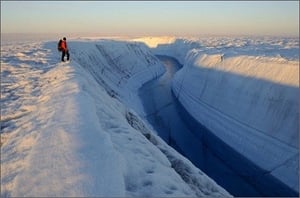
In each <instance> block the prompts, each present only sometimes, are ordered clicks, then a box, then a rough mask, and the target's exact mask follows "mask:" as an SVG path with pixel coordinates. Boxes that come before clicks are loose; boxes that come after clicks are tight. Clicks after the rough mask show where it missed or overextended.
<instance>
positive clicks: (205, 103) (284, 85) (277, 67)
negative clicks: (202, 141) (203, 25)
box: [172, 50, 299, 191]
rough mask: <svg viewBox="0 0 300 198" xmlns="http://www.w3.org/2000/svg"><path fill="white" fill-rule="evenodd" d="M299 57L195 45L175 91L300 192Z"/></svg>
mask: <svg viewBox="0 0 300 198" xmlns="http://www.w3.org/2000/svg"><path fill="white" fill-rule="evenodd" d="M298 80H299V62H297V61H287V60H284V61H283V60H282V59H280V58H269V57H252V56H237V57H229V58H225V59H223V56H222V54H216V55H207V54H202V53H201V51H198V50H191V51H190V52H189V54H188V55H187V59H186V62H185V65H184V68H183V69H182V70H181V71H179V72H178V73H176V75H175V77H174V80H173V87H172V88H173V91H174V93H175V95H176V96H177V97H178V100H179V102H180V103H182V105H183V106H184V107H185V108H186V110H187V111H188V112H189V113H190V114H191V115H192V116H193V117H194V118H195V119H196V120H197V121H198V122H200V123H201V124H203V125H204V126H205V127H206V128H208V129H209V130H210V131H211V132H213V133H214V134H215V135H216V136H217V137H219V138H220V139H221V140H223V141H224V142H225V143H227V144H228V145H230V146H231V147H233V148H234V150H236V151H238V152H239V153H240V154H242V155H243V156H245V157H246V158H248V159H249V160H251V161H252V162H253V163H255V164H256V165H258V166H259V167H261V168H262V169H264V170H266V171H268V172H270V174H271V175H273V176H275V177H276V178H278V179H279V180H280V181H282V182H284V183H285V184H287V185H288V186H289V187H291V188H292V189H294V190H296V191H298V185H299V181H298V176H299V172H298V171H299V167H298V163H297V162H298V159H299V158H298V155H299V152H298V140H299V125H298V121H299V85H298V83H299V81H298Z"/></svg>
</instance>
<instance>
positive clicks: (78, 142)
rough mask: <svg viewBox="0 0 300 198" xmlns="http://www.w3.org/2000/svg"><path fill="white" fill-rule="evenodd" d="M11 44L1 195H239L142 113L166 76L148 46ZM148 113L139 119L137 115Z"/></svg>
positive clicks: (5, 72) (6, 60) (4, 83)
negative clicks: (147, 93)
mask: <svg viewBox="0 0 300 198" xmlns="http://www.w3.org/2000/svg"><path fill="white" fill-rule="evenodd" d="M69 47H70V53H71V62H66V63H59V62H58V61H59V56H60V54H58V52H57V50H56V41H53V42H52V41H49V42H19V41H18V43H12V42H8V43H5V44H4V43H3V44H2V45H1V197H10V196H13V197H16V196H30V197H31V196H47V197H53V196H59V197H62V196H84V197H87V196H106V197H112V196H118V197H125V196H138V197H146V196H150V197H153V196H156V197H176V196H179V197H195V196H197V197H200V196H217V197H224V196H230V195H229V194H228V193H227V192H226V191H225V190H224V189H223V188H222V187H220V186H218V185H217V184H216V183H215V182H214V181H213V180H212V179H210V178H209V177H208V176H206V175H205V174H204V173H203V172H202V171H201V170H199V169H198V168H196V167H195V166H194V165H193V164H192V163H191V162H190V161H189V160H187V159H186V158H184V157H183V156H181V155H180V154H178V153H177V152H176V151H175V150H174V149H172V148H171V147H169V146H168V145H167V144H166V143H165V142H164V141H162V140H161V138H160V137H158V136H157V135H156V134H155V132H154V131H152V130H151V129H150V127H149V126H148V125H147V123H144V122H143V121H142V120H141V119H140V118H139V116H138V114H139V113H140V112H142V111H143V107H142V105H141V102H140V101H139V99H138V97H137V89H138V88H139V87H140V86H141V85H142V84H143V83H144V82H146V81H148V80H151V79H153V78H155V77H157V76H159V75H161V74H162V73H163V72H164V67H163V66H162V65H161V63H160V62H159V61H158V60H157V59H156V58H155V57H154V56H153V54H152V53H151V52H150V51H149V49H148V48H147V47H146V46H145V45H142V44H137V43H129V42H127V41H126V42H125V41H112V40H97V41H95V40H89V39H86V40H78V41H75V40H73V41H69ZM136 112H139V113H136Z"/></svg>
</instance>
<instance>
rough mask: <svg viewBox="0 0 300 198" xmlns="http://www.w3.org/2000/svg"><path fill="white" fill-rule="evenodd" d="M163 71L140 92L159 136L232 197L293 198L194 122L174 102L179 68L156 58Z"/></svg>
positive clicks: (166, 58)
mask: <svg viewBox="0 0 300 198" xmlns="http://www.w3.org/2000/svg"><path fill="white" fill-rule="evenodd" d="M157 57H158V59H159V60H160V61H161V62H162V63H163V64H164V66H165V68H166V72H165V73H164V74H163V75H162V76H160V77H159V78H157V79H154V80H152V81H149V82H147V83H145V84H144V85H143V86H142V87H141V88H140V89H139V97H140V99H141V100H142V103H143V106H144V109H145V112H146V116H145V117H144V119H145V120H147V121H148V122H149V123H150V124H151V125H152V127H153V128H154V129H155V130H156V131H157V133H158V135H159V136H160V137H161V138H162V139H164V141H165V142H167V143H168V144H169V145H170V146H172V147H173V148H175V149H176V150H177V151H178V152H180V153H181V154H182V155H184V156H185V157H187V158H188V159H189V160H190V161H191V162H193V163H194V165H196V166H197V167H198V168H199V169H201V170H202V171H204V172H205V173H206V174H207V175H208V176H210V177H211V178H212V179H214V180H215V181H216V182H217V183H218V184H219V185H221V186H222V187H223V188H225V189H226V190H227V191H228V192H230V193H231V194H232V195H233V196H239V197H242V196H247V197H256V196H259V197H261V196H295V192H293V191H291V190H290V189H289V188H288V187H286V186H285V185H284V184H282V183H281V182H280V181H278V180H276V179H275V178H273V177H270V176H264V177H261V175H263V170H261V169H260V168H259V167H257V166H256V165H255V164H253V163H252V162H250V161H249V160H247V159H246V158H245V157H243V156H242V155H240V154H238V153H237V152H236V151H234V150H233V149H232V148H231V147H230V146H229V145H226V144H225V143H223V141H222V140H220V139H219V138H217V137H216V136H214V135H213V133H211V132H210V131H209V130H207V129H206V128H205V127H203V126H202V125H201V123H197V122H196V120H195V119H194V118H193V117H191V116H190V115H189V113H188V112H187V111H186V110H185V109H184V107H183V106H181V104H180V103H179V102H178V101H177V100H176V97H175V96H174V94H173V92H172V90H171V83H172V78H173V76H174V74H175V73H176V72H177V71H178V70H179V69H180V68H181V67H182V65H180V63H179V62H178V61H177V60H176V59H174V58H172V57H169V56H161V55H157Z"/></svg>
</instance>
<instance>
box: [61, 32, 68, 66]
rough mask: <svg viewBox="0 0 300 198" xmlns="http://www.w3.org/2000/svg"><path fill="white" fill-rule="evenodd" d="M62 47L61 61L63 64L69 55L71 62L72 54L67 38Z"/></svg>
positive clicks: (64, 39)
mask: <svg viewBox="0 0 300 198" xmlns="http://www.w3.org/2000/svg"><path fill="white" fill-rule="evenodd" d="M60 47H61V51H62V54H61V61H63V62H64V61H65V55H67V60H70V54H69V49H68V45H67V39H66V37H64V38H63V40H62V42H61V44H60Z"/></svg>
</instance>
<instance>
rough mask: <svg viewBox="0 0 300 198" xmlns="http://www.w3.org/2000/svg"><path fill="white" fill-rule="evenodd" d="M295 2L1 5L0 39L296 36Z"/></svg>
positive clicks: (10, 3)
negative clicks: (20, 36) (40, 36)
mask: <svg viewBox="0 0 300 198" xmlns="http://www.w3.org/2000/svg"><path fill="white" fill-rule="evenodd" d="M298 7H299V2H298V1H287V2H284V1H283V2H280V1H275V2H259V1H255V2H237V1H235V2H231V1H227V2H202V1H200V2H180V1H179V2H178V1H175V2H172V1H171V2H131V1H129V2H116V1H113V2H105V1H99V2H82V1H79V2H77V1H75V2H72V1H70V2H57V1H56V2H47V1H42V2H39V1H37V2H36V1H33V2H22V1H20V2H9V1H4V2H3V1H2V2H1V34H3V33H5V34H35V33H36V34H49V35H50V34H52V35H54V34H59V35H60V34H64V35H71V36H72V35H75V36H103V37H105V36H106V37H109V36H128V37H143V36H177V37H178V36H182V37H184V36H190V37H193V36H210V35H211V36H299V9H298Z"/></svg>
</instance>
